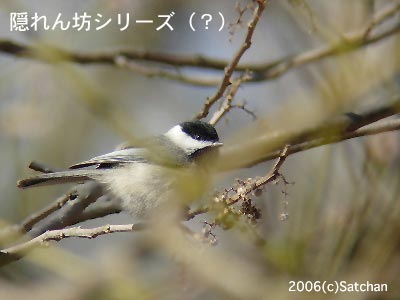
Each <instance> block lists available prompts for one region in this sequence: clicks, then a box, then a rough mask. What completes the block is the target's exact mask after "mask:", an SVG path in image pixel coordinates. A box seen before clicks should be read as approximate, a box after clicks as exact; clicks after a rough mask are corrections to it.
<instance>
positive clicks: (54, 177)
mask: <svg viewBox="0 0 400 300" xmlns="http://www.w3.org/2000/svg"><path fill="white" fill-rule="evenodd" d="M99 176H101V171H99V170H71V171H62V172H54V173H46V174H41V175H38V176H34V177H30V178H26V179H22V180H19V181H18V183H17V186H18V187H19V188H22V189H25V188H29V187H35V186H43V185H52V184H62V183H73V182H83V181H87V180H91V179H96V178H98V177H99Z"/></svg>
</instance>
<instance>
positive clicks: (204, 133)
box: [179, 121, 219, 142]
mask: <svg viewBox="0 0 400 300" xmlns="http://www.w3.org/2000/svg"><path fill="white" fill-rule="evenodd" d="M179 125H180V126H181V128H182V131H183V132H184V133H186V134H187V135H189V136H190V137H192V138H193V139H195V140H198V141H208V142H219V137H218V133H217V131H216V130H215V128H214V126H212V125H211V124H209V123H206V122H202V121H188V122H183V123H181V124H179Z"/></svg>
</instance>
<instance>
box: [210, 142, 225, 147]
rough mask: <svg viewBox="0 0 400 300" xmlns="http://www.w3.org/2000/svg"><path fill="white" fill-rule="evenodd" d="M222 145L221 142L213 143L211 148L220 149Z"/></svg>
mask: <svg viewBox="0 0 400 300" xmlns="http://www.w3.org/2000/svg"><path fill="white" fill-rule="evenodd" d="M223 145H224V144H223V143H221V142H215V143H212V145H211V147H221V146H223Z"/></svg>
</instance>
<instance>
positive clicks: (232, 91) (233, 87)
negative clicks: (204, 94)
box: [208, 72, 251, 126]
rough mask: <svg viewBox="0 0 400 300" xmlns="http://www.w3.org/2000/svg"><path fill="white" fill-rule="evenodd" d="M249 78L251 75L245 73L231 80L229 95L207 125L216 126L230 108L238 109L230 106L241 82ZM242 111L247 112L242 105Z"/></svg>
mask: <svg viewBox="0 0 400 300" xmlns="http://www.w3.org/2000/svg"><path fill="white" fill-rule="evenodd" d="M250 76H251V75H250V74H248V73H247V72H246V73H245V74H243V76H241V77H239V78H238V79H235V80H233V82H232V85H231V86H230V90H229V93H228V95H227V96H226V98H225V101H224V103H222V105H221V107H220V108H219V109H218V110H217V111H216V112H215V113H214V114H213V116H212V117H211V119H210V121H209V122H208V123H210V124H211V125H213V126H215V124H217V123H218V122H219V121H220V120H221V119H222V117H223V116H224V115H226V114H227V113H228V112H229V111H230V110H231V109H232V108H234V107H239V106H238V105H233V104H232V102H233V99H234V98H235V96H236V93H237V91H238V89H239V87H240V85H241V84H242V83H243V82H245V81H247V80H249V79H250V78H251V77H250ZM242 109H243V110H245V111H246V112H248V110H247V109H246V108H245V107H244V105H243V107H242Z"/></svg>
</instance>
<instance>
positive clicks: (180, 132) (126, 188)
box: [17, 120, 223, 219]
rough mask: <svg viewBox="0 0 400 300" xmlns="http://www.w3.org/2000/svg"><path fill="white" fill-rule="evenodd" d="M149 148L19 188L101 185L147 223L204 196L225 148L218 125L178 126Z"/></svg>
mask: <svg viewBox="0 0 400 300" xmlns="http://www.w3.org/2000/svg"><path fill="white" fill-rule="evenodd" d="M144 145H145V146H140V147H133V146H125V147H123V148H122V149H119V150H116V151H113V152H110V153H107V154H104V155H101V156H97V157H94V158H92V159H89V160H86V161H83V162H80V163H76V164H74V165H72V166H70V167H69V168H68V169H67V170H65V171H60V172H54V173H45V174H40V175H36V176H33V177H29V178H26V179H22V180H19V181H18V183H17V186H18V187H19V188H22V189H26V188H30V187H37V186H45V185H53V184H63V183H83V182H86V181H88V180H95V181H97V182H99V183H101V184H103V185H104V186H105V187H106V190H107V191H108V192H109V193H110V194H111V195H112V196H114V197H116V198H117V199H118V200H119V201H120V204H121V208H122V209H123V210H125V211H127V212H128V213H130V214H131V215H132V216H133V217H136V218H139V219H142V218H145V217H146V216H148V215H149V213H150V212H152V211H153V210H154V209H156V208H157V207H159V206H160V205H161V204H162V203H165V202H166V201H168V200H170V201H171V200H173V199H177V198H184V197H189V198H196V197H198V196H200V195H201V194H203V193H204V190H205V187H206V186H207V184H208V177H209V176H208V175H209V167H210V166H212V165H213V164H214V162H215V159H216V158H217V157H218V154H219V148H220V147H221V146H222V145H223V143H222V142H220V140H219V136H218V133H217V131H216V129H215V128H214V127H213V126H212V125H210V124H209V123H206V122H203V121H199V120H196V121H186V122H182V123H180V124H178V125H175V126H174V127H172V128H171V129H170V130H168V131H167V132H166V133H164V134H161V135H158V136H155V137H152V138H148V139H147V140H146V141H145V142H144ZM184 201H186V199H184Z"/></svg>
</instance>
